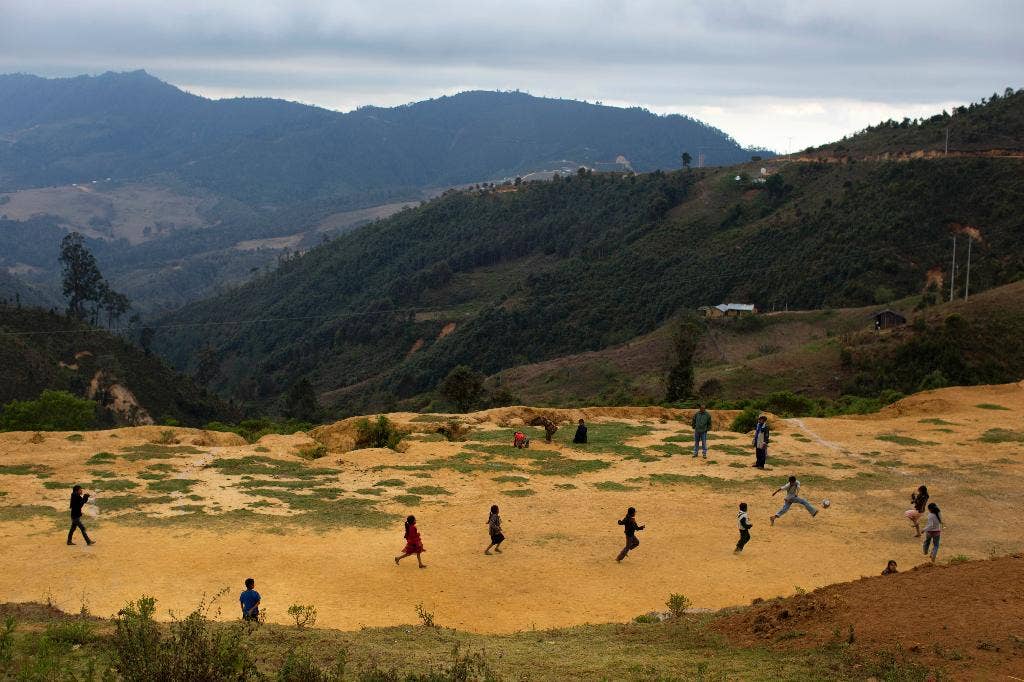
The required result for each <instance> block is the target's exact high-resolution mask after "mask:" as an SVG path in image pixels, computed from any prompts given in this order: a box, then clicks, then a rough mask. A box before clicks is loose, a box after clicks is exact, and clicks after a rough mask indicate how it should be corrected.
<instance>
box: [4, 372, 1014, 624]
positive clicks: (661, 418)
mask: <svg viewBox="0 0 1024 682" xmlns="http://www.w3.org/2000/svg"><path fill="white" fill-rule="evenodd" d="M543 412H546V413H550V414H552V416H554V417H557V418H559V419H564V420H566V423H565V424H563V426H562V429H561V430H560V431H559V433H558V434H557V435H556V442H555V444H553V445H550V446H548V445H545V444H544V443H543V442H542V440H543V438H542V436H540V434H538V433H537V432H536V431H535V430H533V431H532V432H533V434H534V440H533V445H532V447H531V448H530V449H529V450H514V449H512V448H510V447H508V445H507V443H508V441H509V440H510V434H511V432H512V430H513V428H514V427H515V426H516V424H517V422H518V423H521V419H522V417H523V416H528V415H529V414H530V411H529V410H527V409H526V408H503V409H500V410H492V411H489V412H484V413H479V414H476V415H468V416H467V419H468V420H469V421H472V422H475V424H474V430H473V431H472V432H471V433H470V434H469V439H468V440H467V441H466V442H460V443H449V442H447V441H443V440H439V436H437V435H436V434H433V433H430V432H431V431H432V430H433V428H434V427H435V426H436V422H437V421H439V420H440V419H441V418H440V417H432V416H420V417H416V416H415V415H410V414H399V415H392V417H393V418H394V420H395V421H396V422H398V423H400V424H404V425H406V426H408V427H409V428H414V429H416V430H418V431H420V433H414V434H413V435H412V436H410V437H409V439H407V442H408V444H409V447H408V449H407V451H406V452H404V453H397V452H393V451H391V450H383V449H381V450H377V449H374V450H357V451H351V452H343V453H341V452H337V451H331V452H328V454H327V456H325V457H322V458H320V459H318V460H316V461H315V462H311V461H309V460H306V459H303V458H302V457H300V456H298V453H299V452H300V451H301V450H303V449H307V450H311V449H312V448H314V447H315V446H316V445H317V443H315V442H314V441H313V440H311V439H309V438H308V437H306V436H302V435H298V436H293V437H281V436H274V437H267V438H265V439H264V440H263V441H261V442H260V443H257V444H243V443H242V442H241V440H240V439H237V438H236V437H234V436H232V435H224V434H208V433H204V432H200V431H193V430H189V429H173V430H170V431H173V434H167V433H163V432H164V431H166V430H164V429H161V428H160V427H139V428H134V429H120V430H116V431H105V432H93V433H84V434H66V433H62V434H41V435H38V436H36V435H34V434H31V433H9V434H2V435H0V543H2V544H3V546H4V558H5V561H4V571H3V572H0V601H10V602H20V601H39V600H42V601H47V600H48V599H49V600H51V601H52V602H54V603H56V604H57V605H59V606H61V607H63V608H65V609H67V610H72V611H77V609H78V606H79V605H80V604H81V603H82V602H83V601H84V602H86V603H87V604H88V606H89V607H90V609H91V610H92V612H93V613H97V614H109V613H113V612H114V611H116V610H117V609H118V608H119V607H120V606H121V605H122V604H123V603H124V602H125V601H126V600H128V599H132V598H136V597H138V596H139V595H140V594H143V593H145V594H151V595H154V596H156V597H157V598H158V599H159V600H160V604H161V607H162V608H164V609H168V608H169V609H175V610H177V611H179V612H180V611H184V610H187V609H190V608H192V607H193V606H194V605H195V600H196V595H199V594H202V593H204V592H205V593H207V594H212V593H215V592H217V591H219V590H220V589H222V588H225V587H227V588H229V589H230V594H229V596H228V597H227V599H226V602H225V605H226V608H227V609H228V610H227V611H226V612H225V617H229V616H230V617H233V616H234V613H233V612H232V611H231V609H233V608H234V594H235V593H236V592H237V591H238V590H239V589H240V586H241V582H242V579H244V578H245V577H247V576H250V575H251V576H254V577H255V578H256V579H257V589H259V590H260V592H261V593H262V594H263V597H264V607H265V609H266V610H267V611H268V616H269V619H270V620H272V621H276V622H286V621H287V615H286V613H285V610H286V609H287V607H288V606H289V605H290V604H292V603H303V604H314V605H316V606H317V608H318V610H319V615H320V620H319V623H320V624H322V625H324V626H329V627H337V628H343V629H352V628H357V627H359V626H362V625H389V624H400V623H411V622H415V621H416V615H415V612H414V608H415V606H416V605H417V604H421V603H422V604H423V605H424V607H425V608H426V609H427V610H429V611H432V612H434V614H435V617H436V619H437V622H439V623H441V624H444V625H447V626H451V627H457V628H460V629H463V630H468V631H475V632H509V631H515V630H528V629H531V628H534V627H536V628H545V627H552V626H560V625H572V624H580V623H598V622H608V621H613V622H621V621H625V620H628V619H630V618H632V617H633V616H636V615H638V614H641V613H645V612H648V611H651V610H664V606H663V605H664V602H665V599H666V597H667V596H668V595H669V593H672V592H679V593H683V594H685V595H687V596H689V597H690V598H691V599H692V600H693V604H694V606H695V607H697V608H718V607H724V606H729V605H736V604H747V603H749V602H750V600H751V599H753V598H755V597H766V598H767V597H773V596H777V595H789V594H793V593H794V592H797V591H799V590H803V589H806V590H809V589H812V588H816V587H819V586H823V585H827V584H831V583H834V582H838V581H844V580H849V579H855V578H857V577H860V576H862V575H874V574H877V573H878V572H880V571H881V569H882V568H883V567H884V565H885V561H886V560H887V559H890V558H891V559H895V560H896V561H898V562H899V564H900V567H901V568H902V569H904V570H906V569H909V568H910V567H912V566H914V565H915V564H919V563H921V562H922V555H921V549H920V545H919V544H918V542H917V540H916V539H914V538H913V537H912V530H911V528H910V526H909V524H908V523H907V522H906V520H905V519H904V518H903V516H902V512H903V511H904V510H905V509H906V508H907V507H908V498H909V495H910V492H911V490H912V489H914V488H915V487H916V486H917V485H919V484H921V483H925V484H927V485H928V486H929V488H930V489H931V492H932V500H933V501H935V502H936V503H938V504H939V506H940V507H942V510H943V517H944V519H945V521H946V523H947V526H946V529H945V532H944V533H943V544H942V549H941V552H940V554H939V559H940V561H945V560H948V559H950V558H951V557H954V556H956V555H966V556H969V557H973V558H982V557H988V556H990V555H1001V554H1007V553H1010V552H1017V551H1021V550H1022V549H1024V540H1021V536H1020V532H1019V529H1018V527H1017V526H1018V525H1019V523H1018V522H1017V517H1018V515H1019V509H1020V507H1021V503H1022V501H1024V487H1022V485H1021V484H1022V482H1024V468H1022V461H1024V458H1022V455H1024V442H1022V439H1024V431H1022V430H1021V429H1022V425H1024V419H1022V418H1024V384H1011V385H1005V386H990V387H977V388H954V389H944V390H941V391H934V392H929V393H924V394H920V395H917V396H913V397H911V398H908V399H906V400H903V401H901V402H900V403H897V404H895V405H893V406H892V407H890V408H889V409H887V410H885V411H884V412H882V413H880V414H878V415H871V416H868V417H859V418H840V419H828V420H820V419H805V420H781V419H774V418H773V420H772V425H773V427H774V432H773V442H772V447H771V450H770V454H769V465H770V466H772V467H773V469H772V470H771V471H767V472H760V471H756V470H754V469H751V468H750V467H749V464H750V463H751V462H752V460H753V457H752V453H751V452H750V447H749V446H750V441H749V437H748V436H745V435H741V434H734V433H730V432H728V431H727V430H726V428H727V426H728V423H727V422H728V418H729V416H728V415H715V418H716V423H715V425H714V428H715V433H714V434H713V436H712V440H711V441H710V445H711V452H710V455H709V460H708V461H703V460H696V461H695V460H693V459H692V458H691V457H690V456H689V454H687V451H688V449H689V438H690V430H689V428H688V413H685V412H683V411H671V410H664V409H661V408H594V409H588V410H565V411H561V412H559V411H553V410H545V411H543ZM579 415H583V416H585V417H586V418H587V420H588V422H589V423H590V435H591V443H590V444H589V445H587V446H575V447H574V446H572V445H571V443H570V442H569V441H571V438H572V432H573V428H572V426H571V424H570V423H568V422H569V421H570V420H572V421H574V420H575V418H576V417H577V416H579ZM431 420H436V421H431ZM349 426H350V425H342V426H338V427H335V428H333V429H332V427H327V428H325V429H322V430H321V432H320V433H319V434H318V437H319V438H321V439H322V440H324V441H325V442H327V443H329V444H331V445H332V446H335V447H336V446H338V445H343V442H344V434H345V432H346V429H348V428H349ZM172 436H173V440H177V441H178V443H162V444H161V443H155V441H160V440H165V441H166V440H171V439H172V438H171V437H172ZM672 439H678V440H672ZM791 472H792V473H795V474H796V475H797V476H798V477H799V478H800V479H801V480H802V481H803V483H804V491H805V493H806V495H807V497H808V498H809V499H811V500H813V501H815V502H818V501H820V500H821V499H822V498H825V497H828V498H829V499H831V501H832V503H833V506H832V508H831V509H828V510H825V511H822V512H821V513H820V514H819V515H818V516H817V518H815V519H812V518H811V517H810V516H809V515H808V514H807V513H806V512H805V511H804V510H803V509H801V508H799V507H794V508H793V509H792V510H791V511H790V513H789V514H788V515H787V516H785V517H783V518H782V519H780V520H779V521H778V522H777V523H776V525H775V527H774V528H770V527H769V525H768V522H767V520H768V516H769V515H770V514H771V513H772V512H773V511H774V510H775V509H776V508H777V507H778V505H779V503H780V501H781V500H780V497H779V496H777V497H775V498H772V497H771V492H772V490H773V489H774V488H775V487H777V486H778V485H780V484H781V483H782V482H783V481H784V480H785V477H786V476H787V475H788V474H789V473H791ZM74 482H79V483H82V484H83V485H85V486H86V488H87V490H93V491H96V499H97V508H98V516H96V517H91V516H88V515H87V516H86V518H85V519H84V520H85V522H86V524H87V526H88V527H89V529H90V532H91V533H92V534H93V536H94V537H95V538H96V539H97V540H98V543H97V544H96V545H95V546H93V547H86V546H84V543H83V542H82V541H81V539H78V545H76V546H74V547H67V546H65V545H64V537H63V536H64V532H65V530H66V528H65V527H66V514H67V512H66V506H67V495H68V489H69V487H70V485H71V484H72V483H74ZM741 500H745V501H747V502H748V503H749V504H750V507H751V519H752V521H753V522H754V524H755V527H754V528H753V531H752V533H753V540H752V542H751V543H750V545H748V548H747V551H746V552H744V554H743V555H741V556H734V555H733V553H732V549H733V545H734V543H735V540H736V535H737V532H736V526H735V509H736V504H737V503H738V502H739V501H741ZM493 503H496V504H499V505H500V506H501V509H502V517H503V520H504V525H505V534H506V535H507V536H508V541H507V542H506V546H505V552H504V554H502V555H495V556H484V555H483V549H484V547H485V546H486V544H487V533H486V526H485V521H486V518H487V509H488V507H489V505H491V504H493ZM629 505H634V506H636V507H637V508H638V510H639V514H638V518H639V520H640V522H641V523H644V524H646V525H647V529H646V530H645V531H643V532H642V533H641V534H640V540H641V542H642V544H641V546H640V547H639V549H637V550H636V551H635V552H634V553H633V554H632V555H631V556H630V557H629V558H628V559H626V560H625V561H624V562H623V563H621V564H617V563H616V562H615V561H614V556H615V554H616V553H617V551H618V550H619V548H620V547H621V545H622V539H623V538H622V533H621V529H620V528H619V527H618V526H617V525H616V523H615V521H616V519H618V518H621V517H622V515H623V513H624V511H625V508H626V507H627V506H629ZM407 513H415V514H416V516H417V518H418V519H419V528H420V532H421V534H422V535H423V539H424V543H425V545H426V548H427V552H426V554H425V555H424V560H425V563H426V564H427V565H428V568H427V569H425V570H418V569H417V568H416V566H415V562H414V560H412V559H410V560H407V561H406V562H403V564H402V565H401V566H398V567H396V566H395V565H394V563H393V562H392V557H393V556H394V555H395V554H396V553H397V552H398V551H399V550H400V549H401V547H402V545H403V540H402V525H401V518H402V516H404V515H405V514H407Z"/></svg>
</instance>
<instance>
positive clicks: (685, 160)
mask: <svg viewBox="0 0 1024 682" xmlns="http://www.w3.org/2000/svg"><path fill="white" fill-rule="evenodd" d="M691 161H693V157H692V156H690V152H683V165H684V166H686V167H687V168H689V167H690V162H691Z"/></svg>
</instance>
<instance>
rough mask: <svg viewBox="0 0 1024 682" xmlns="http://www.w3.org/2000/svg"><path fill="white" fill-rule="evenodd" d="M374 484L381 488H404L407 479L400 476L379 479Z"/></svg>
mask: <svg viewBox="0 0 1024 682" xmlns="http://www.w3.org/2000/svg"><path fill="white" fill-rule="evenodd" d="M373 485H375V486H379V487H381V488H402V487H404V486H405V481H403V480H402V479H400V478H387V479H384V480H383V481H377V482H376V483H374V484H373Z"/></svg>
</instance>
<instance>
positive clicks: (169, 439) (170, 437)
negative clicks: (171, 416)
mask: <svg viewBox="0 0 1024 682" xmlns="http://www.w3.org/2000/svg"><path fill="white" fill-rule="evenodd" d="M151 442H153V443H156V444H157V445H177V444H178V439H177V438H176V437H175V435H174V430H173V429H164V430H163V431H161V432H160V435H158V436H157V437H156V438H154V439H153V440H152V441H151Z"/></svg>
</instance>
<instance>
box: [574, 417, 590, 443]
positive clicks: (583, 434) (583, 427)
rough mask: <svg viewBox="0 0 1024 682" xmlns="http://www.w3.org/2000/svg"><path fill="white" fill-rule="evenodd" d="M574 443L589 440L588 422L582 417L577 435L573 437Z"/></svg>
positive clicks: (577, 428)
mask: <svg viewBox="0 0 1024 682" xmlns="http://www.w3.org/2000/svg"><path fill="white" fill-rule="evenodd" d="M572 442H573V443H586V442H587V424H586V422H584V421H583V420H582V419H581V420H580V421H579V425H578V426H577V427H576V435H574V436H573V437H572Z"/></svg>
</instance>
